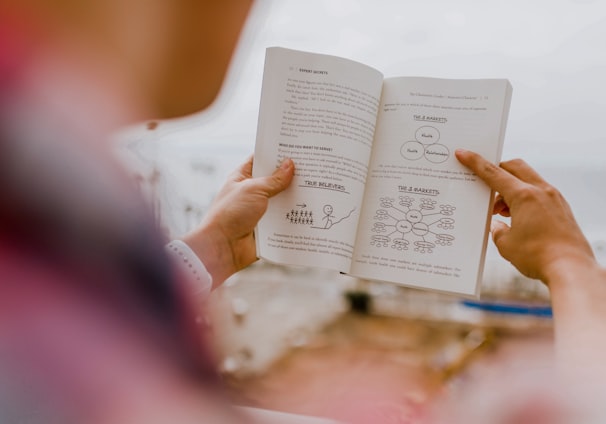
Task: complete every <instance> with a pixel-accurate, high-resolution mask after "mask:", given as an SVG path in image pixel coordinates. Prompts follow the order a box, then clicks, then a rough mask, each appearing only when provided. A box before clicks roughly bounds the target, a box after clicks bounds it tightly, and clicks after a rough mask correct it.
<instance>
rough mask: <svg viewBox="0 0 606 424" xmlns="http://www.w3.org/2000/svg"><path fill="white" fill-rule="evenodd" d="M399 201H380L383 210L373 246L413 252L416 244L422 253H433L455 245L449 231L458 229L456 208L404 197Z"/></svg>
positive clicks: (379, 212)
mask: <svg viewBox="0 0 606 424" xmlns="http://www.w3.org/2000/svg"><path fill="white" fill-rule="evenodd" d="M395 202H396V200H395V199H394V198H391V197H382V198H380V199H379V204H380V205H379V206H380V209H377V211H376V212H375V216H374V220H375V222H374V224H373V227H372V229H371V231H372V232H373V233H375V234H373V235H372V236H371V239H370V244H371V245H372V246H376V247H390V248H392V249H396V250H409V248H410V247H411V245H412V246H414V251H415V252H418V253H433V249H434V248H435V247H436V246H437V245H440V246H452V244H453V241H454V240H455V238H454V236H453V235H451V234H448V233H447V232H445V231H449V230H453V229H454V224H455V220H454V218H452V216H453V215H454V212H455V209H456V208H455V207H454V206H452V205H444V204H441V205H438V202H437V201H436V200H435V199H430V198H421V199H415V198H412V197H410V196H400V197H399V202H398V203H397V204H396V203H395Z"/></svg>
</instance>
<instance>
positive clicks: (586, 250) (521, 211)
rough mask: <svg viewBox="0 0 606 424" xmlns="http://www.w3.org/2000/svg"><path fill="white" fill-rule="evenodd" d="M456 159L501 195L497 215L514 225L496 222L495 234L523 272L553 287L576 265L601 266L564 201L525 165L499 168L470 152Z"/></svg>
mask: <svg viewBox="0 0 606 424" xmlns="http://www.w3.org/2000/svg"><path fill="white" fill-rule="evenodd" d="M456 157H457V159H458V160H459V161H460V162H461V163H462V164H463V165H465V166H466V167H468V168H469V169H471V170H472V171H473V172H475V174H476V175H477V176H478V177H479V178H481V179H482V180H484V181H485V182H486V184H488V185H489V186H490V188H492V189H493V190H494V191H495V192H497V193H498V195H497V198H496V200H495V204H494V213H495V214H500V215H503V216H511V226H508V225H507V224H506V223H504V222H502V221H497V220H494V221H493V223H492V226H491V232H492V237H493V240H494V243H495V245H496V246H497V248H498V250H499V253H500V254H501V255H502V256H503V257H504V258H505V259H507V260H508V261H510V262H511V263H512V264H513V265H514V266H515V267H516V268H517V269H518V270H519V271H520V272H521V273H523V274H524V275H526V276H528V277H530V278H537V279H540V280H542V281H543V282H545V283H546V284H549V281H550V279H551V278H552V277H554V276H556V275H557V273H558V272H561V271H562V270H568V269H570V267H571V266H573V268H576V267H586V266H594V265H595V264H596V262H595V259H594V256H593V251H592V250H591V247H590V245H589V243H588V242H587V240H586V238H585V237H584V235H583V233H582V232H581V230H580V228H579V226H578V224H577V222H576V220H575V218H574V216H573V214H572V211H571V209H570V206H569V205H568V203H567V202H566V200H565V199H564V197H562V195H561V194H560V192H559V191H558V190H557V189H555V188H554V187H553V186H552V185H550V184H548V183H547V182H546V181H545V180H544V179H543V178H542V177H541V176H540V175H539V174H538V173H537V172H536V171H535V170H534V169H532V168H531V167H530V166H529V165H528V164H527V163H526V162H524V161H523V160H521V159H514V160H510V161H507V162H502V163H501V164H500V166H497V165H494V164H493V163H491V162H489V161H487V160H486V159H484V158H483V157H481V156H480V155H478V154H477V153H474V152H470V151H465V150H457V151H456Z"/></svg>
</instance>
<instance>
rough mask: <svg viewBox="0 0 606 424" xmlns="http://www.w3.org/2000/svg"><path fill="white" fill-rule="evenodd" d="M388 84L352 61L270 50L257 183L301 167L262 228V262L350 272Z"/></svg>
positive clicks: (256, 165) (258, 235) (272, 205)
mask: <svg viewBox="0 0 606 424" xmlns="http://www.w3.org/2000/svg"><path fill="white" fill-rule="evenodd" d="M382 83H383V76H382V74H381V73H380V72H378V71H377V70H374V69H372V68H370V67H368V66H366V65H362V64H360V63H357V62H353V61H350V60H346V59H342V58H338V57H334V56H326V55H320V54H312V53H306V52H298V51H294V50H288V49H283V48H270V49H268V50H267V56H266V62H265V72H264V75H263V90H262V94H261V107H260V112H259V125H258V132H257V141H256V146H255V159H254V169H253V175H254V176H261V175H269V174H271V173H272V172H273V171H274V170H275V169H276V167H277V166H279V164H280V162H281V161H282V160H283V159H284V158H285V157H290V158H292V159H293V160H294V162H295V168H296V171H295V178H294V180H293V182H292V184H291V186H290V187H289V188H288V189H287V190H286V191H285V192H283V193H281V194H280V195H278V196H276V197H274V198H272V199H270V203H269V208H268V210H267V212H266V213H265V215H264V216H263V218H262V219H261V221H260V222H259V224H258V226H257V231H256V238H257V251H258V254H259V256H260V257H263V258H264V259H267V260H270V261H274V262H279V263H285V264H291V265H308V266H317V267H324V268H331V269H335V270H339V271H348V270H349V266H350V264H351V256H352V254H353V244H354V241H355V229H356V227H357V222H358V218H359V214H360V208H361V201H362V196H363V193H364V184H365V181H366V175H367V170H368V161H369V159H370V150H371V146H372V141H373V137H374V130H375V124H376V118H377V111H378V108H379V101H380V96H381V86H382Z"/></svg>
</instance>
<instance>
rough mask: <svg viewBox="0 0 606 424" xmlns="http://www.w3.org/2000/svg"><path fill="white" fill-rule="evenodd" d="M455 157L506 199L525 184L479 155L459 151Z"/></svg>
mask: <svg viewBox="0 0 606 424" xmlns="http://www.w3.org/2000/svg"><path fill="white" fill-rule="evenodd" d="M455 156H456V157H457V159H458V160H459V162H461V163H462V164H463V165H465V166H466V167H468V168H469V169H471V170H472V171H473V172H475V174H476V175H477V176H478V177H480V178H481V179H482V180H483V181H484V182H485V183H486V184H488V186H490V188H492V189H493V190H495V191H498V192H499V193H501V195H503V197H505V198H508V197H510V195H512V194H513V193H514V191H516V190H518V189H520V188H521V186H522V185H523V184H524V183H523V182H522V181H520V180H519V179H518V178H517V177H515V176H514V175H512V174H510V173H509V172H507V171H506V170H505V169H502V168H500V167H498V166H497V165H495V164H494V163H492V162H489V161H487V160H486V159H484V158H483V157H482V156H480V155H479V154H477V153H474V152H470V151H468V150H462V149H457V150H456V151H455Z"/></svg>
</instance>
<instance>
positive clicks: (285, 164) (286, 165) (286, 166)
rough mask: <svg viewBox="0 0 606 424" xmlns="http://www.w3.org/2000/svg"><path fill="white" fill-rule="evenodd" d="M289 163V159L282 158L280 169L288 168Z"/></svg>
mask: <svg viewBox="0 0 606 424" xmlns="http://www.w3.org/2000/svg"><path fill="white" fill-rule="evenodd" d="M291 163H292V162H291V161H290V159H284V160H283V161H282V164H281V165H280V169H282V170H284V171H286V170H288V169H289V168H290V164H291Z"/></svg>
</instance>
